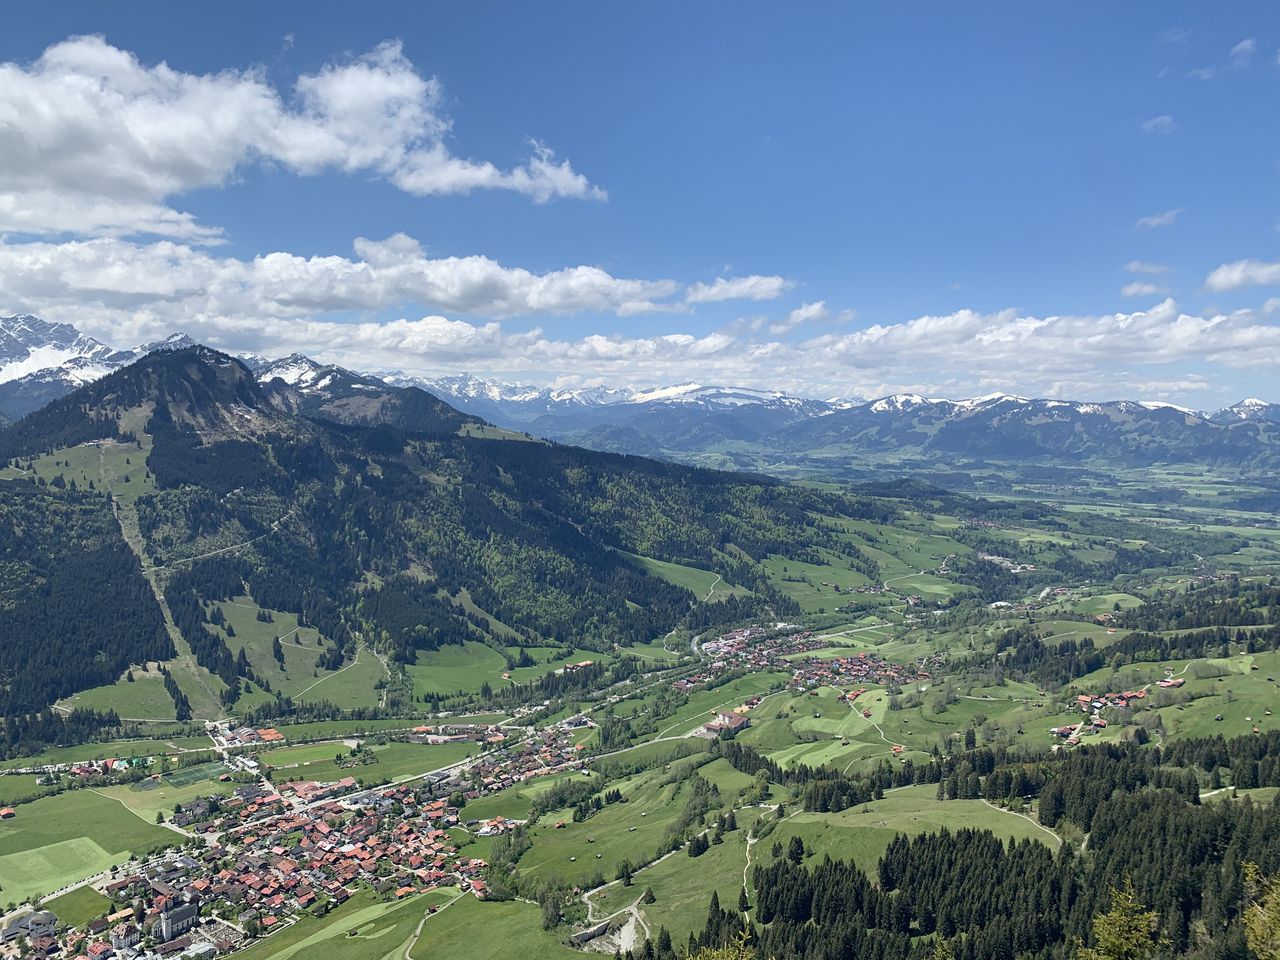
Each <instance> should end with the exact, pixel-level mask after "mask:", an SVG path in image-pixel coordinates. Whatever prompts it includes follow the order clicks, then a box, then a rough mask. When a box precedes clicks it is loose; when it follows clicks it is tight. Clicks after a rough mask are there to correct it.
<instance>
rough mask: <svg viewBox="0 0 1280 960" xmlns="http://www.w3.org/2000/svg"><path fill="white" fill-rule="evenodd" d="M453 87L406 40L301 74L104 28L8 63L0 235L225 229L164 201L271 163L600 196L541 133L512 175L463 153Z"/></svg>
mask: <svg viewBox="0 0 1280 960" xmlns="http://www.w3.org/2000/svg"><path fill="white" fill-rule="evenodd" d="M443 105H444V91H443V87H442V85H441V83H440V81H439V80H438V79H437V78H435V77H428V76H424V75H423V74H421V73H420V72H419V71H418V70H417V69H416V68H415V67H414V65H413V64H412V63H411V62H410V61H409V59H408V58H407V57H406V56H405V55H404V51H403V49H402V47H401V45H400V44H399V43H398V42H387V43H383V44H381V45H380V46H378V47H376V48H375V49H374V50H372V51H370V52H368V53H366V54H364V55H363V56H359V57H355V58H353V59H350V60H347V61H344V62H342V63H334V64H330V65H328V66H325V67H323V68H322V69H321V70H319V71H318V72H316V73H313V74H304V75H302V76H299V77H298V78H297V79H296V81H295V83H294V84H293V88H292V89H291V90H280V89H277V88H276V87H275V86H273V85H272V84H271V83H270V82H269V81H268V80H267V78H266V76H265V73H264V72H263V71H262V70H261V69H259V68H251V69H227V70H223V71H221V72H219V73H215V74H195V73H186V72H183V71H181V70H176V69H174V68H172V67H170V66H169V65H167V64H165V63H159V64H156V65H147V64H144V63H142V62H141V61H139V60H138V58H137V57H135V56H134V55H133V54H132V53H130V52H128V51H125V50H121V49H119V48H117V47H114V46H112V45H111V44H110V43H108V42H107V41H106V40H105V39H103V38H102V37H92V36H90V37H76V38H72V39H69V40H66V41H63V42H61V43H57V44H54V45H53V46H51V47H49V48H48V49H47V50H45V51H44V53H43V54H41V56H40V57H39V58H38V59H36V60H35V61H34V62H32V63H30V64H19V63H13V62H6V63H0V156H3V157H4V163H3V164H0V230H8V231H19V232H23V233H44V234H49V233H78V234H97V235H114V236H122V235H130V234H142V233H150V234H159V235H164V236H168V237H173V238H179V239H184V240H188V241H208V240H211V239H216V237H217V230H216V229H215V228H212V227H207V226H202V225H200V224H198V223H197V222H196V221H195V218H194V217H192V216H191V214H189V213H186V212H183V211H181V210H178V209H175V208H173V207H172V206H171V205H170V203H169V201H170V200H171V199H172V198H174V197H177V196H180V195H182V194H183V193H186V192H188V191H191V190H194V189H198V188H202V187H213V186H219V185H222V184H225V183H227V182H229V181H230V180H231V179H233V178H234V177H235V176H236V175H237V174H238V173H239V172H241V171H242V170H244V169H245V168H247V167H249V166H251V165H253V164H257V163H267V164H273V165H276V166H279V167H281V168H283V169H286V170H288V171H290V172H291V173H294V174H297V175H300V176H311V175H316V174H320V173H323V172H327V171H338V172H342V173H347V174H364V175H372V176H376V177H380V178H383V179H385V180H387V181H388V182H390V183H392V184H394V185H395V186H396V187H398V188H399V189H401V190H404V191H405V192H407V193H410V194H414V195H418V196H426V195H431V194H457V193H468V192H470V191H473V190H481V189H487V190H509V191H513V192H516V193H519V194H523V195H525V196H528V197H530V198H531V199H533V200H534V201H535V202H545V201H547V200H551V199H553V198H557V197H569V198H577V199H596V200H602V199H605V197H606V194H605V192H604V191H603V190H602V189H600V188H599V187H597V186H594V185H593V184H591V183H590V182H589V181H588V180H587V178H586V177H585V176H583V175H582V174H580V173H578V172H577V171H575V170H574V169H573V167H572V166H571V165H570V163H569V161H567V160H561V159H558V158H557V157H556V155H555V154H554V152H553V151H552V150H551V149H550V148H549V147H547V146H546V145H545V144H542V143H540V142H537V141H534V142H533V143H532V147H531V150H530V156H529V158H528V159H527V160H526V161H525V162H524V163H523V164H520V165H518V166H515V167H513V168H511V169H505V170H504V169H501V168H499V167H497V166H495V165H494V164H493V163H491V162H489V161H483V160H472V159H467V158H463V157H459V156H456V155H455V154H454V153H453V152H452V151H451V149H450V146H449V143H448V141H449V135H450V130H451V122H450V119H449V117H448V115H447V114H446V112H445V111H444V106H443Z"/></svg>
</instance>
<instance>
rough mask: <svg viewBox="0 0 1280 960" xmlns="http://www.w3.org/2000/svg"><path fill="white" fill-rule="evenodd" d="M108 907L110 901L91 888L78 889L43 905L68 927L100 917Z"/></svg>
mask: <svg viewBox="0 0 1280 960" xmlns="http://www.w3.org/2000/svg"><path fill="white" fill-rule="evenodd" d="M110 906H111V901H110V900H108V899H107V898H106V897H104V896H103V895H102V894H100V893H99V892H98V891H97V890H95V889H93V887H78V888H76V889H75V890H72V891H71V892H70V893H64V894H63V895H62V896H60V897H54V898H53V899H52V900H48V901H46V902H45V904H44V908H45V909H46V910H51V911H53V913H54V915H55V916H57V918H58V919H59V920H61V921H62V922H63V923H65V924H66V925H67V926H69V927H78V926H80V925H81V924H83V923H88V922H89V921H90V920H93V919H94V918H96V917H100V916H102V915H103V914H104V913H106V912H107V909H108V908H109V907H110Z"/></svg>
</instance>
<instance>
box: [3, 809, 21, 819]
mask: <svg viewBox="0 0 1280 960" xmlns="http://www.w3.org/2000/svg"><path fill="white" fill-rule="evenodd" d="M17 815H18V811H17V810H15V809H13V807H0V820H12V819H13V818H14V817H16V816H17Z"/></svg>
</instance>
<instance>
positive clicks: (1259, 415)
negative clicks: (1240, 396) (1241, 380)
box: [1209, 397, 1280, 423]
mask: <svg viewBox="0 0 1280 960" xmlns="http://www.w3.org/2000/svg"><path fill="white" fill-rule="evenodd" d="M1209 419H1210V420H1212V421H1213V422H1214V423H1239V422H1240V421H1242V420H1253V421H1266V422H1267V423H1280V403H1267V401H1265V400H1257V399H1255V398H1252V397H1250V398H1249V399H1248V400H1241V401H1240V402H1239V403H1233V404H1232V405H1231V406H1229V407H1223V408H1222V409H1221V410H1215V411H1214V412H1213V413H1211V414H1209Z"/></svg>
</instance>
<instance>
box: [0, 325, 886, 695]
mask: <svg viewBox="0 0 1280 960" xmlns="http://www.w3.org/2000/svg"><path fill="white" fill-rule="evenodd" d="M397 393H398V394H403V396H399V395H398V396H396V397H395V398H394V399H393V400H392V401H382V402H376V403H370V404H366V405H364V407H363V408H362V411H361V413H360V416H359V417H355V416H352V415H350V405H348V406H347V408H346V411H345V413H346V415H344V419H346V420H349V421H350V420H355V421H357V422H345V423H338V422H334V421H332V420H329V419H324V418H323V415H324V411H322V410H314V409H313V410H309V411H304V410H301V409H299V408H298V407H297V406H295V405H291V404H290V403H288V402H287V398H286V397H284V396H282V393H281V391H280V390H279V389H277V388H276V387H274V386H269V387H266V388H264V387H260V386H259V385H258V384H256V383H255V382H254V379H253V377H252V375H251V374H250V373H249V371H248V370H247V369H246V368H245V367H244V366H243V365H242V364H240V363H239V361H236V360H234V359H233V358H230V357H227V356H224V355H222V354H219V353H216V352H215V351H211V350H208V349H205V348H194V349H189V350H182V351H175V352H172V353H167V354H158V355H153V356H149V357H147V358H145V359H143V360H141V361H139V362H138V363H136V364H134V365H132V366H130V367H128V368H125V369H123V370H121V371H118V372H117V373H114V374H112V375H110V376H108V377H106V378H104V379H103V380H101V381H99V382H97V383H95V384H92V385H90V386H88V387H85V388H83V389H81V390H79V391H77V392H76V393H74V394H71V395H69V396H68V397H65V398H63V399H62V400H59V401H57V402H55V403H54V404H52V405H50V406H49V407H47V408H45V409H44V410H42V411H39V412H37V413H35V414H32V415H31V416H29V417H27V418H25V419H24V420H23V421H21V422H20V423H18V424H16V425H14V426H12V427H10V428H8V429H7V430H5V431H3V432H0V457H3V458H4V459H5V460H6V461H9V462H10V463H11V464H13V465H15V466H14V467H11V468H10V470H9V471H7V475H9V476H10V477H12V478H14V479H16V480H21V479H22V478H23V477H24V476H26V477H27V478H28V479H31V478H34V477H35V476H36V475H37V474H40V475H41V479H42V480H43V479H44V478H45V477H52V482H51V483H46V485H44V486H40V485H39V484H37V485H36V486H34V487H33V486H32V485H31V484H30V483H25V484H24V483H21V482H16V483H15V482H6V483H0V511H3V513H4V515H5V516H8V517H17V516H19V514H20V512H21V510H22V509H23V505H24V504H27V503H28V502H29V501H31V500H33V498H34V499H39V500H41V501H42V502H47V503H48V504H50V505H52V506H51V507H50V509H52V508H53V506H56V507H57V508H58V509H59V510H63V511H65V510H66V509H67V506H66V505H67V504H69V503H81V502H83V504H84V506H83V509H84V510H85V511H87V512H88V513H90V514H92V515H93V516H94V517H96V518H97V521H96V522H97V526H96V527H95V528H94V533H93V536H94V537H96V538H98V540H100V541H101V543H102V547H101V549H104V550H111V551H115V555H116V557H117V560H116V561H115V563H116V566H117V567H118V568H119V569H120V570H122V571H124V572H122V573H121V574H120V576H121V577H125V578H126V579H127V584H126V585H124V586H121V585H118V584H114V583H111V584H103V585H99V582H98V581H96V580H93V579H90V578H86V577H83V576H82V575H80V574H79V573H78V572H77V568H76V566H75V565H74V564H71V563H69V562H68V563H67V564H64V567H62V568H51V569H50V571H49V572H48V574H47V575H46V579H47V580H49V581H50V582H52V583H53V584H55V586H56V587H57V588H58V589H63V590H74V589H78V590H80V591H81V593H82V595H83V600H84V602H85V603H87V604H94V603H99V604H103V603H106V602H107V599H108V598H106V597H104V596H102V595H101V594H102V592H103V591H106V590H112V591H114V592H115V593H116V594H117V598H116V599H115V600H113V601H112V602H114V603H117V604H118V605H120V606H121V608H122V609H124V610H127V611H129V613H128V616H129V617H131V618H133V619H136V620H137V622H138V623H139V624H143V623H145V624H146V629H142V628H139V629H135V630H132V631H131V632H130V633H129V639H127V640H122V639H121V638H119V637H116V636H114V635H111V636H108V635H104V636H103V637H102V638H100V639H99V640H95V639H94V638H93V637H91V636H89V637H84V638H82V640H81V641H80V646H79V647H78V648H77V649H75V650H74V651H66V650H64V651H62V653H64V654H66V655H65V656H64V655H59V656H56V657H55V656H54V654H53V653H51V652H46V651H47V650H52V649H53V648H52V647H51V646H50V645H49V644H48V643H47V642H46V641H44V640H41V641H39V642H38V643H37V644H36V645H35V646H34V648H33V649H31V650H27V651H23V650H20V649H19V648H18V646H17V645H16V644H14V643H12V641H11V640H5V641H3V643H4V646H5V647H6V654H5V655H6V656H8V657H9V659H10V661H12V662H13V663H15V664H25V663H28V662H31V663H41V664H44V669H45V672H46V673H47V674H49V675H50V677H51V678H52V679H51V680H50V682H49V684H47V685H46V686H42V687H39V688H36V692H34V693H33V692H29V689H28V688H24V692H20V691H19V689H18V687H17V685H16V684H15V683H13V682H9V681H7V682H6V685H5V687H4V690H3V707H4V708H5V709H6V711H7V712H20V711H28V710H33V709H37V708H39V707H41V706H44V705H46V704H47V703H48V702H50V701H51V700H52V699H53V698H54V697H57V696H65V695H66V694H67V693H69V692H73V691H74V690H78V689H84V688H86V687H90V686H96V685H99V684H102V683H104V682H109V681H110V680H112V679H113V678H114V677H115V676H118V674H119V672H120V671H121V669H122V668H123V667H124V666H126V665H127V664H129V663H140V662H143V661H144V660H146V659H160V660H163V659H165V657H166V655H169V654H170V651H169V650H168V649H167V643H168V642H169V641H171V642H172V649H173V651H176V654H177V658H176V661H175V663H174V664H173V666H175V667H177V666H185V667H188V668H191V669H188V670H186V672H185V673H184V672H183V671H182V670H179V669H174V670H173V677H174V684H173V686H175V687H176V688H177V693H176V694H175V697H174V699H175V705H176V709H177V713H178V715H179V716H180V717H181V716H182V715H184V714H185V713H186V712H188V711H192V710H193V711H194V713H195V715H196V716H201V715H208V714H210V713H213V712H216V711H217V710H218V709H219V708H229V707H230V706H231V705H232V704H234V703H236V702H237V701H239V700H240V699H241V698H247V699H246V700H245V702H244V704H242V705H241V706H242V707H243V706H253V705H256V704H258V703H262V702H265V701H268V700H270V699H271V698H272V697H274V696H277V695H285V694H287V695H290V696H292V695H294V694H299V695H301V693H302V692H303V691H304V689H306V690H309V688H311V687H314V686H315V685H316V683H315V681H314V680H312V679H311V677H314V678H315V680H319V679H323V678H324V677H326V676H328V675H329V674H330V673H331V672H334V671H337V670H340V669H342V668H343V667H349V666H352V665H353V664H355V663H356V660H357V657H360V656H362V655H363V656H364V657H365V658H366V661H368V662H373V661H372V660H371V658H372V657H373V656H375V655H376V657H377V658H379V659H380V660H382V661H383V662H384V664H385V666H384V667H382V668H378V669H385V670H386V673H387V675H388V676H390V675H391V674H393V673H394V672H395V671H396V664H397V663H402V664H412V663H414V662H415V661H416V660H417V659H418V658H419V656H420V655H422V654H425V653H429V652H431V651H433V650H436V649H438V648H440V647H441V646H443V645H448V644H463V643H465V642H468V641H475V642H480V643H485V644H488V645H490V646H492V647H494V648H498V647H505V648H507V649H510V648H513V647H519V646H529V647H535V646H542V647H546V646H547V645H552V646H564V647H568V646H572V647H576V648H578V649H585V650H597V651H601V652H605V651H610V650H612V649H614V648H615V647H616V646H619V645H621V646H626V645H629V644H631V643H634V642H647V641H649V640H651V639H653V638H654V637H656V636H661V635H663V634H665V633H667V632H668V631H670V630H671V629H672V628H674V627H676V626H677V625H678V624H679V623H681V621H682V620H684V619H685V618H687V617H688V616H690V612H691V605H692V604H693V603H694V601H695V600H696V599H700V598H695V596H694V594H693V593H692V592H691V591H690V590H688V589H685V587H683V586H681V585H679V584H677V583H673V582H670V580H669V579H664V578H661V577H659V576H654V575H651V574H650V572H649V571H648V570H647V569H646V568H645V566H644V565H643V564H639V563H637V562H636V561H635V559H634V556H640V557H646V558H652V559H654V560H659V561H666V562H669V563H676V564H682V565H685V566H689V567H696V568H699V569H702V570H708V571H712V572H713V574H714V575H718V576H719V577H721V579H722V581H724V582H726V583H727V584H730V585H734V586H736V587H737V588H738V589H737V590H736V591H734V592H733V594H732V595H731V598H730V599H731V600H732V603H729V602H728V601H726V611H725V616H726V617H729V616H742V615H743V614H744V613H757V614H764V613H769V614H772V615H775V616H785V615H787V614H789V613H793V612H796V607H795V604H794V601H791V600H789V599H788V598H786V597H785V596H783V595H782V594H779V593H777V592H776V591H775V590H774V588H773V586H772V585H771V583H770V582H769V580H768V578H767V577H766V575H765V573H764V571H763V569H762V567H761V561H763V560H764V559H765V558H766V557H768V556H774V557H781V558H784V559H791V560H794V561H797V562H805V561H812V562H817V561H819V560H820V559H821V558H830V557H832V556H837V557H847V558H848V559H849V560H850V561H859V562H861V559H862V558H861V555H860V553H859V551H858V548H857V547H856V546H854V545H852V544H850V543H849V542H848V540H847V538H845V537H843V536H842V535H841V528H840V527H839V526H838V524H837V522H836V521H838V520H840V519H841V518H843V519H845V520H853V519H858V518H867V517H871V516H877V515H882V514H883V512H884V508H883V507H881V506H880V505H879V504H878V503H877V502H876V501H873V500H871V499H869V498H859V497H852V496H846V495H843V494H837V493H829V492H820V491H811V490H805V489H801V488H798V487H793V486H789V485H785V484H781V483H778V482H776V481H773V480H768V479H765V478H761V477H750V476H745V475H738V474H724V473H717V472H713V471H706V470H699V469H694V468H689V467H683V466H677V465H672V464H667V463H659V462H655V461H650V460H644V459H641V458H636V457H623V456H616V455H611V454H602V453H596V452H592V451H587V450H580V449H574V448H569V447H561V446H555V445H550V444H542V443H529V442H522V441H518V440H508V439H489V438H486V436H485V431H484V430H478V429H477V424H478V421H476V420H475V418H472V417H467V416H464V415H462V414H458V413H457V411H454V410H453V409H452V408H450V407H448V406H447V405H445V404H443V403H440V402H439V401H438V400H435V398H433V397H430V395H428V394H425V393H423V392H422V391H417V390H410V391H398V392H397ZM379 411H381V413H380V412H379ZM388 421H389V422H388ZM477 434H478V435H477ZM93 450H96V451H98V453H99V456H100V459H101V460H102V462H103V463H104V464H105V463H107V462H108V460H109V461H110V462H111V463H113V464H115V465H116V466H115V467H114V473H113V474H112V476H113V478H114V480H113V482H111V483H110V484H107V483H106V481H105V480H104V479H103V478H104V477H105V473H98V474H97V477H98V479H99V483H98V484H95V489H94V490H92V491H90V490H89V489H88V487H89V484H90V483H91V482H92V480H93V479H94V470H95V469H97V468H94V467H93V466H92V465H90V466H87V467H86V466H84V464H86V463H89V464H92V458H91V457H87V456H86V455H85V451H93ZM37 459H38V460H39V465H40V470H36V464H37ZM51 463H52V464H54V465H55V466H53V467H50V464H51ZM101 469H102V470H105V467H102V468H101ZM51 470H52V471H53V472H52V473H51ZM129 471H132V474H130V473H129ZM64 475H65V476H64ZM68 481H70V482H68ZM71 484H74V485H75V486H76V488H77V489H76V491H74V492H73V491H72V490H71ZM105 489H109V490H110V496H108V495H107V494H106V493H105V492H104V490H105ZM14 522H17V521H14ZM24 529H26V531H27V537H28V541H24V542H23V545H22V546H23V549H24V550H25V551H26V552H28V553H30V554H32V555H35V556H40V557H42V558H46V559H47V558H54V557H57V556H59V554H58V552H57V547H56V545H55V544H54V543H53V538H54V537H55V536H56V535H57V532H56V531H57V525H56V524H50V523H46V522H29V523H25V524H24ZM95 542H97V541H95ZM130 550H131V551H132V556H130V554H129V552H128V551H130ZM633 555H634V556H633ZM126 561H127V562H126ZM0 577H2V578H0V590H4V591H6V595H7V596H8V597H11V598H12V597H22V596H25V591H24V585H25V584H26V583H29V582H31V577H32V574H31V573H30V571H28V570H26V569H24V568H21V567H19V566H12V567H11V568H6V569H5V570H4V571H3V574H0ZM144 578H145V581H144ZM143 582H149V583H150V584H151V586H152V587H153V589H152V590H150V591H147V590H143V589H139V584H141V583H143ZM235 603H239V604H241V605H242V606H247V607H256V608H257V610H256V613H257V616H256V618H255V620H254V621H253V622H254V623H260V622H268V621H271V620H273V619H275V618H274V616H273V613H272V612H273V611H274V612H277V613H286V614H288V615H289V617H291V618H294V619H292V620H290V621H289V622H293V623H296V624H297V625H298V627H299V628H300V629H301V628H306V630H307V631H308V633H307V634H306V636H309V637H312V638H313V639H311V640H308V641H307V642H306V643H293V644H292V645H291V646H290V647H289V649H288V650H287V652H286V651H284V650H283V648H282V649H281V655H280V656H279V657H278V660H279V668H278V669H277V668H276V667H275V666H273V665H271V664H270V663H268V664H267V665H266V666H264V664H263V660H264V657H263V656H262V655H261V650H259V649H258V647H257V646H255V643H256V642H257V641H255V642H254V643H251V642H250V641H249V640H248V639H246V636H247V634H246V630H245V629H244V626H245V624H244V621H240V622H241V629H240V630H239V631H236V630H235V629H234V628H233V626H232V624H233V622H234V619H235V618H234V617H229V616H228V615H227V613H226V611H227V610H228V609H230V607H229V606H228V605H229V604H235ZM708 606H713V605H704V606H703V607H702V609H701V610H700V611H699V618H700V619H699V623H700V624H702V625H705V624H706V623H707V622H709V621H710V622H714V620H715V618H716V614H715V612H714V609H712V611H711V612H708V610H707V607H708ZM101 609H114V608H110V607H101ZM9 614H10V615H11V616H17V615H18V614H19V608H18V606H16V605H14V603H13V601H11V602H10V606H9ZM119 616H121V617H124V616H126V614H124V613H120V614H119ZM162 617H163V618H164V619H163V622H164V623H167V624H168V625H169V627H170V629H169V636H168V637H167V638H165V637H163V633H164V631H163V629H160V630H159V633H158V632H157V630H158V625H159V624H160V623H161V622H162V621H161V618H162ZM286 619H287V618H286ZM263 632H264V634H265V633H269V632H270V631H269V630H266V629H265V628H264V631H263ZM263 642H264V643H266V644H268V645H270V644H271V639H270V638H267V639H266V640H265V641H263ZM296 647H302V648H304V649H303V650H299V649H295V648H296ZM305 648H309V652H305ZM362 651H363V653H362ZM269 655H270V654H268V656H269ZM95 657H96V658H99V662H100V664H101V666H100V669H97V670H96V671H94V672H86V671H82V670H80V668H79V665H80V664H81V663H82V662H84V661H86V660H88V659H91V658H95ZM192 660H194V662H195V663H198V665H199V666H198V669H196V668H194V667H193V665H192V663H191V661H192ZM286 664H288V666H286ZM268 668H269V669H268ZM362 669H363V667H362ZM6 676H16V674H12V673H11V674H7V675H6ZM304 681H305V682H304ZM316 695H318V694H312V695H311V696H312V698H313V699H314V697H315V696H316ZM385 696H386V694H383V697H384V699H385ZM368 699H369V701H370V703H369V705H373V703H374V702H376V699H377V697H376V695H375V694H374V693H373V692H372V691H370V692H369V695H368Z"/></svg>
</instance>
